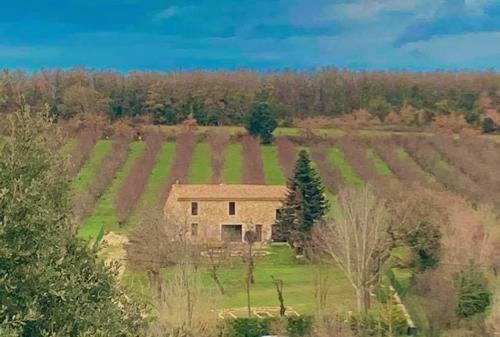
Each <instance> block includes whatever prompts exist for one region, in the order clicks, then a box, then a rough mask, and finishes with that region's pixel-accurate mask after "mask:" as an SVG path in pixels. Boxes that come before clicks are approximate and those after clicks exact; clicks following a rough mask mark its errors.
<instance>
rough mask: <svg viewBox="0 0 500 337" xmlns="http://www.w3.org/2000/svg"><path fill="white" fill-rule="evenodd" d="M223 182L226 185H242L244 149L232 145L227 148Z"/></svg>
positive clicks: (237, 144) (240, 146)
mask: <svg viewBox="0 0 500 337" xmlns="http://www.w3.org/2000/svg"><path fill="white" fill-rule="evenodd" d="M222 180H223V182H224V183H225V184H241V182H242V181H243V147H242V145H241V144H240V143H231V144H229V145H228V146H227V148H226V153H225V160H224V170H223V172H222Z"/></svg>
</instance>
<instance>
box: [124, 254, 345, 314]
mask: <svg viewBox="0 0 500 337" xmlns="http://www.w3.org/2000/svg"><path fill="white" fill-rule="evenodd" d="M200 270H201V277H200V283H201V288H202V292H203V293H207V294H216V293H218V292H217V287H216V285H215V282H214V281H213V279H212V278H210V276H209V274H208V272H207V271H206V269H205V267H202V268H201V269H200ZM319 270H321V275H323V276H325V275H327V277H328V279H327V283H328V284H329V285H330V286H329V290H328V303H330V305H331V307H330V308H329V309H330V310H331V311H332V312H338V313H345V312H347V311H349V310H353V309H354V308H355V295H354V291H353V289H352V287H351V285H350V284H349V281H348V280H347V279H346V278H345V276H344V275H343V274H342V272H341V271H340V269H339V268H338V267H336V266H334V265H312V264H307V263H304V262H302V261H299V260H297V259H296V258H295V255H294V253H293V251H292V249H291V248H290V247H289V246H288V245H272V246H271V247H270V248H269V254H268V255H266V256H262V257H257V258H256V263H255V274H254V276H255V284H254V285H252V287H251V293H250V297H251V303H252V307H279V302H278V298H277V294H276V290H275V287H274V284H273V280H272V276H274V277H275V278H277V279H281V280H283V284H284V287H283V289H284V291H283V296H284V299H285V305H286V306H290V307H293V309H295V310H297V311H298V312H299V313H300V314H303V315H304V314H313V313H314V312H315V310H316V301H315V297H314V292H315V285H314V284H315V278H316V275H317V274H318V271H319ZM163 275H164V277H165V278H166V279H169V278H171V277H172V270H171V269H167V270H165V271H164V273H163ZM245 275H246V265H245V264H244V263H243V262H242V260H241V258H235V261H234V262H233V263H232V265H231V266H227V267H222V268H221V269H220V270H219V277H220V280H221V282H222V284H223V287H224V289H225V295H223V296H222V295H218V297H221V298H218V299H217V303H220V308H219V309H237V308H243V307H246V303H247V297H246V296H247V295H246V287H245ZM122 281H123V283H124V284H125V286H126V287H128V288H129V289H131V291H132V293H134V294H135V296H137V297H143V300H144V298H148V297H150V296H151V290H150V289H149V287H148V281H147V277H146V275H145V273H140V272H133V271H130V270H128V271H127V272H126V273H125V274H124V275H123V279H122Z"/></svg>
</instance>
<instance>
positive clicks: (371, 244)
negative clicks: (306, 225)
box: [313, 187, 391, 313]
mask: <svg viewBox="0 0 500 337" xmlns="http://www.w3.org/2000/svg"><path fill="white" fill-rule="evenodd" d="M338 200H339V201H338V205H339V214H338V216H337V219H336V220H335V221H324V222H322V223H320V224H319V225H318V226H316V228H315V230H314V234H313V244H314V246H315V248H317V249H318V250H319V252H320V253H322V254H326V255H327V256H329V257H330V258H332V259H333V261H334V262H335V263H337V264H338V266H339V267H340V268H341V270H342V271H343V272H344V274H345V275H346V277H347V279H348V280H349V282H350V283H351V285H352V287H353V288H354V291H355V293H356V300H357V309H358V313H362V312H366V311H367V310H368V308H369V307H370V289H371V288H372V287H373V286H374V285H375V284H376V283H377V282H378V279H379V275H380V270H381V266H382V264H383V263H384V262H385V261H386V259H387V258H388V256H389V249H390V241H391V240H390V238H389V235H388V227H389V221H388V212H387V209H386V206H385V204H384V202H383V201H381V200H378V199H377V198H376V197H375V195H374V194H373V192H372V190H371V188H370V187H364V188H362V189H354V188H348V189H343V190H341V191H340V193H339V198H338Z"/></svg>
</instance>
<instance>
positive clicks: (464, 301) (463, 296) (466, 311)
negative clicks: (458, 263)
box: [456, 270, 491, 318]
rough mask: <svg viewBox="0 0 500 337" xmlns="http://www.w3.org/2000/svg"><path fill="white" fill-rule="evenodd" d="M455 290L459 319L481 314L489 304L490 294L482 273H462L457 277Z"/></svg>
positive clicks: (472, 271) (470, 271) (471, 271)
mask: <svg viewBox="0 0 500 337" xmlns="http://www.w3.org/2000/svg"><path fill="white" fill-rule="evenodd" d="M456 288H457V292H458V294H457V308H456V310H457V315H458V316H459V317H462V318H468V317H471V316H474V315H476V314H479V313H482V312H484V311H485V310H486V308H488V306H489V305H490V304H491V292H490V291H489V290H488V287H487V282H486V278H485V276H484V273H482V272H477V271H474V270H469V271H468V272H465V273H462V274H461V275H459V276H458V280H457V287H456Z"/></svg>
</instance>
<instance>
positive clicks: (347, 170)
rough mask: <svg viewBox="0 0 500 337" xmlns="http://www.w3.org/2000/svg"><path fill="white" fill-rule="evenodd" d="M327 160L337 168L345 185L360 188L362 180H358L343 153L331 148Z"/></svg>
mask: <svg viewBox="0 0 500 337" xmlns="http://www.w3.org/2000/svg"><path fill="white" fill-rule="evenodd" d="M327 157H328V160H329V161H330V162H331V163H332V164H333V165H334V166H335V168H337V169H338V170H339V172H340V175H341V176H342V178H343V179H344V181H345V183H346V184H348V185H352V186H356V187H359V186H362V185H363V184H364V183H363V180H361V178H359V177H358V176H357V175H356V173H355V172H354V170H353V169H352V167H351V166H350V165H349V163H348V162H347V160H346V159H345V156H344V152H342V150H341V149H339V148H332V149H330V151H328V155H327Z"/></svg>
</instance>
